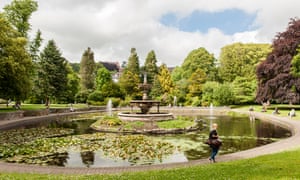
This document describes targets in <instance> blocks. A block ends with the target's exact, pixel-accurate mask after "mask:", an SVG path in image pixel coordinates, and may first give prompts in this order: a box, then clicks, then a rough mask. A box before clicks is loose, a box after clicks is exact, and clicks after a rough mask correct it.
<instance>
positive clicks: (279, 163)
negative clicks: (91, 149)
mask: <svg viewBox="0 0 300 180" xmlns="http://www.w3.org/2000/svg"><path fill="white" fill-rule="evenodd" d="M299 166H300V149H297V150H293V151H286V152H282V153H277V154H273V155H265V156H261V157H257V158H252V159H245V160H238V161H232V162H225V163H215V164H207V165H199V166H193V167H189V168H176V169H171V170H155V171H145V172H136V173H122V174H115V175H39V174H31V173H28V174H19V173H2V174H0V179H76V180H79V179H124V180H125V179H130V180H131V179H133V180H134V179H136V180H142V179H165V180H167V179H172V180H176V179H178V180H184V179H243V180H244V179H255V180H260V179H262V180H268V179H300V171H299Z"/></svg>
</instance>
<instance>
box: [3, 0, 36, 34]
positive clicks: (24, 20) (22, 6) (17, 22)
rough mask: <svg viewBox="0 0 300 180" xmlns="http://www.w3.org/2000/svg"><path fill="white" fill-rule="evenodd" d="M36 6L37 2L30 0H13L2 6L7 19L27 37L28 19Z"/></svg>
mask: <svg viewBox="0 0 300 180" xmlns="http://www.w3.org/2000/svg"><path fill="white" fill-rule="evenodd" d="M37 8H38V3H37V2H36V1H32V0H13V1H12V2H11V4H9V5H7V6H5V7H4V11H5V14H6V17H7V19H8V21H9V22H10V23H11V24H12V25H13V27H14V28H15V29H16V30H17V31H18V32H19V33H20V35H21V36H22V37H25V38H27V36H28V31H29V30H30V23H29V19H30V17H31V15H32V13H33V12H35V11H36V10H37Z"/></svg>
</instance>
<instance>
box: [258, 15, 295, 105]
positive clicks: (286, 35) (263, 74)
mask: <svg viewBox="0 0 300 180" xmlns="http://www.w3.org/2000/svg"><path fill="white" fill-rule="evenodd" d="M299 32H300V20H299V19H291V21H290V22H289V26H288V28H287V29H286V31H284V32H282V33H279V34H278V35H277V36H276V38H275V39H274V41H273V46H272V47H273V50H272V52H271V53H270V54H269V55H268V56H267V58H266V60H265V61H263V62H262V63H260V64H259V66H258V67H257V69H256V75H257V78H258V90H257V93H256V101H257V102H265V101H267V100H269V101H272V100H275V101H277V102H281V103H299V102H300V78H299V77H297V76H295V75H293V73H292V72H291V68H292V62H291V61H292V59H293V57H294V56H297V48H298V47H299V45H300V35H299Z"/></svg>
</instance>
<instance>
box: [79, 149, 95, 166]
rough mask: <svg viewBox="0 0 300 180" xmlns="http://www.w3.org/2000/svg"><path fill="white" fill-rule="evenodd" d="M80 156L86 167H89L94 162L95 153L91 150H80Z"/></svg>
mask: <svg viewBox="0 0 300 180" xmlns="http://www.w3.org/2000/svg"><path fill="white" fill-rule="evenodd" d="M80 156H81V160H82V163H83V164H85V165H86V166H87V167H90V166H91V165H93V164H94V161H95V153H94V152H93V151H85V152H80Z"/></svg>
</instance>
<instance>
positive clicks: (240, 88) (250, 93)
mask: <svg viewBox="0 0 300 180" xmlns="http://www.w3.org/2000/svg"><path fill="white" fill-rule="evenodd" d="M232 85H233V93H234V97H235V104H246V103H248V104H249V103H254V101H255V94H256V86H257V81H256V79H250V78H248V77H236V78H235V80H234V81H233V83H232Z"/></svg>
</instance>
